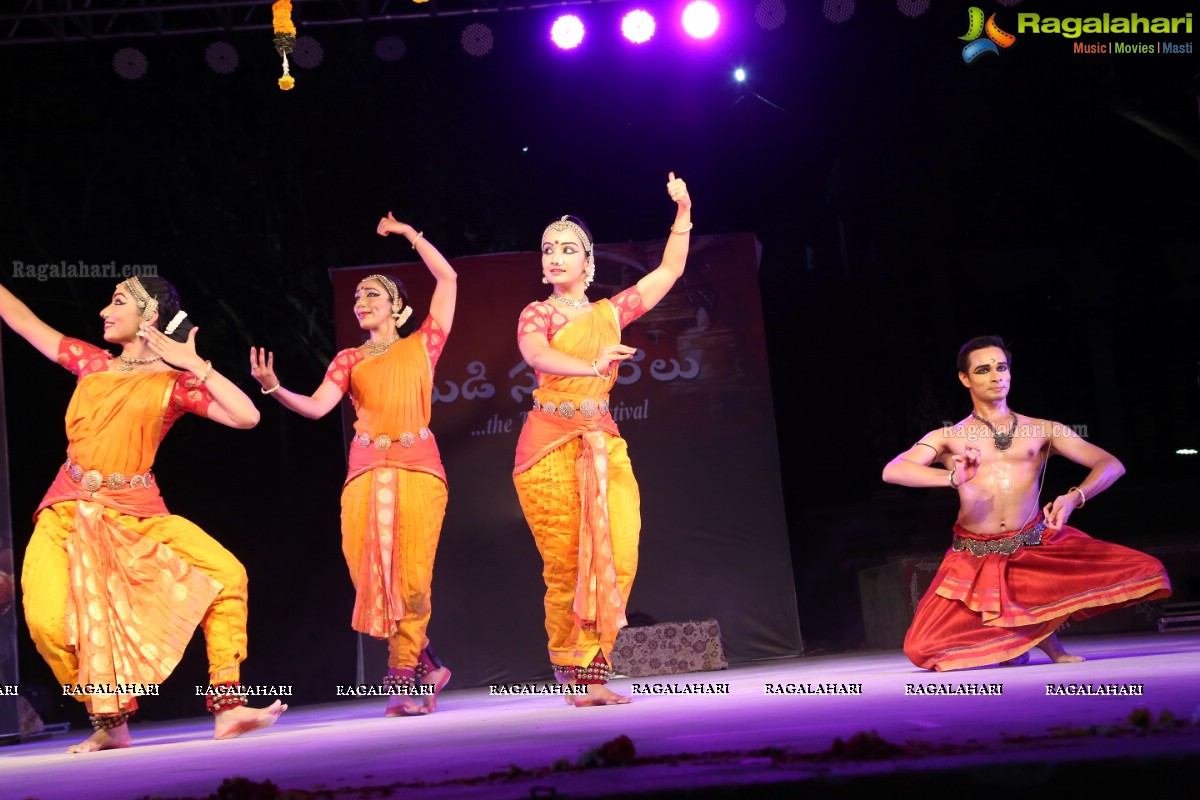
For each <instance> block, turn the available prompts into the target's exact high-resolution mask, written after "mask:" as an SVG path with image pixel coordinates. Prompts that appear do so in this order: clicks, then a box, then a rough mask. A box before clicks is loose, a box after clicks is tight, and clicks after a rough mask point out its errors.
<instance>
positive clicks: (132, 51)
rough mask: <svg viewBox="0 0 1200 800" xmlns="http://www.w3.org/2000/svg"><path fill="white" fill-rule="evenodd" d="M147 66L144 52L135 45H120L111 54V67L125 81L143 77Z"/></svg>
mask: <svg viewBox="0 0 1200 800" xmlns="http://www.w3.org/2000/svg"><path fill="white" fill-rule="evenodd" d="M149 66H150V64H149V62H148V61H146V54H145V53H143V52H142V51H141V50H138V49H137V48H136V47H122V48H121V49H120V50H118V51H117V53H116V55H114V56H113V69H114V70H116V72H117V74H118V75H120V76H121V77H122V78H124V79H125V80H127V81H136V80H137V79H138V78H141V77H143V76H144V75H145V74H146V70H147V69H148V68H149Z"/></svg>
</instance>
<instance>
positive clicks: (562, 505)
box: [513, 172, 692, 706]
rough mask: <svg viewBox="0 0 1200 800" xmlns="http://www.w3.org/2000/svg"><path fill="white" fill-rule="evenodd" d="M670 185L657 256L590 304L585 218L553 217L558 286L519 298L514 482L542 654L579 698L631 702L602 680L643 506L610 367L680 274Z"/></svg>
mask: <svg viewBox="0 0 1200 800" xmlns="http://www.w3.org/2000/svg"><path fill="white" fill-rule="evenodd" d="M667 192H668V193H669V194H670V196H671V199H672V200H674V201H675V203H676V204H677V208H676V212H675V223H674V224H673V225H672V226H671V235H670V236H669V237H668V239H667V246H666V248H665V250H664V251H663V260H662V264H661V265H659V267H658V268H657V269H655V270H653V271H652V272H650V273H649V274H647V275H646V276H645V277H643V278H642V279H641V280H640V281H638V282H637V284H636V285H635V286H632V287H630V288H628V289H626V290H624V291H622V292H621V293H619V294H618V295H616V296H615V297H613V298H612V299H611V300H599V301H597V302H596V303H591V302H589V301H588V299H587V295H586V294H584V291H585V290H586V289H587V286H588V284H589V283H591V281H592V277H593V274H594V271H595V268H596V265H595V254H594V251H593V244H592V241H593V240H592V236H591V233H590V232H589V231H588V230H587V228H586V227H585V226H584V225H583V223H582V221H580V220H579V219H577V218H575V217H570V216H567V217H563V218H561V219H559V220H556V221H555V222H552V223H550V225H549V226H548V227H547V228H546V230H545V232H544V233H543V234H542V275H543V277H542V282H543V283H548V284H550V285H551V286H553V287H554V290H553V292H552V293H551V294H550V296H549V297H548V298H546V299H545V300H542V301H538V302H535V303H530V304H529V305H528V306H526V307H525V310H524V311H522V312H521V318H520V321H519V322H518V327H517V342H518V344H519V346H520V348H521V355H522V356H524V358H525V361H526V363H528V364H529V365H530V366H531V367H533V369H534V371H535V372H536V373H537V378H538V388H537V389H536V390H534V393H533V397H534V400H533V411H531V412H530V413H529V415H528V417H526V420H525V426H524V427H523V428H522V429H521V436H520V438H519V440H518V442H517V458H516V466H515V468H514V470H513V481H514V483H515V484H516V487H517V495H518V497H519V498H520V501H521V509H522V511H524V513H525V520H526V521H527V522H528V523H529V528H530V530H531V531H532V532H533V538H534V540H535V541H536V542H537V547H538V551H539V552H540V553H541V556H542V562H543V565H544V566H543V570H542V577H543V578H544V580H545V582H546V597H545V608H546V633H547V635H548V637H549V640H550V646H549V652H550V663H551V665H552V666H553V668H554V672H555V676H556V677H557V678H558V680H559V681H560V682H562V683H565V684H569V685H572V686H573V685H576V684H583V685H585V686H586V688H585V689H584V691H585V692H586V693H585V694H569V695H567V700H568V702H572V703H574V704H575V705H577V706H583V705H611V704H616V703H628V702H629V698H628V697H623V696H621V695H618V694H616V693H615V692H613V691H612V690H610V689H608V688H607V687H606V686H605V685H604V684H605V683H607V682H608V679H609V677H611V675H612V668H611V665H610V663H609V654H610V653H611V652H612V648H613V644H614V643H615V642H616V640H617V632H618V631H619V630H620V629H621V628H622V627H624V626H625V624H626V620H625V604H626V603H627V602H628V600H629V590H630V589H631V588H632V586H633V577H634V573H635V572H636V571H637V548H638V536H639V533H640V531H641V510H640V498H639V495H638V486H637V481H636V480H635V479H634V477H633V469H632V467H631V466H630V463H629V453H628V450H627V448H626V445H625V440H624V439H622V438H621V434H620V431H618V430H617V424H616V423H615V422H614V421H613V419H612V416H611V415H610V414H609V407H608V404H609V399H608V396H609V391H610V390H611V389H612V387H613V384H615V383H616V380H617V365H618V364H619V363H620V362H622V361H625V360H626V359H628V358H630V357H631V356H633V355H634V353H635V352H636V351H635V350H634V348H632V347H629V346H628V345H624V344H621V330H622V329H623V328H624V327H625V326H627V325H628V324H629V323H631V322H633V321H634V320H635V319H637V318H638V317H640V316H641V315H642V314H644V313H646V312H647V311H649V310H650V309H652V308H654V306H655V305H657V304H658V302H659V301H660V300H662V298H663V297H664V296H665V295H666V294H667V292H669V291H670V290H671V287H672V286H673V285H674V284H675V281H677V280H678V279H679V277H680V276H681V275H683V270H684V265H685V262H686V261H687V253H688V243H689V239H690V235H689V231H691V229H692V216H691V215H692V201H691V198H690V197H689V196H688V191H687V186H686V185H685V184H684V182H683V181H682V180H680V179H678V178H676V177H675V173H673V172H672V173H670V175H669V177H668V181H667Z"/></svg>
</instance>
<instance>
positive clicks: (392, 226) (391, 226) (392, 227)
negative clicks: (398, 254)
mask: <svg viewBox="0 0 1200 800" xmlns="http://www.w3.org/2000/svg"><path fill="white" fill-rule="evenodd" d="M408 227H410V226H409V225H408V223H405V222H401V221H400V220H398V219H396V218H395V217H393V216H392V212H390V211H389V212H388V215H387V216H386V217H380V218H379V224H378V225H376V226H375V232H376V233H378V234H379V235H380V236H387V235H388V234H389V233H399V234H402V235H403V233H404V231H405V229H406V228H408Z"/></svg>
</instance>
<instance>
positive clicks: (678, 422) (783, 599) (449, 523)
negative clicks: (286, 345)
mask: <svg viewBox="0 0 1200 800" xmlns="http://www.w3.org/2000/svg"><path fill="white" fill-rule="evenodd" d="M401 244H403V242H402V243H401ZM664 245H665V242H664V241H662V240H659V241H656V242H639V243H630V244H617V245H600V246H598V247H597V254H596V255H597V263H596V281H595V283H593V284H592V286H591V287H590V289H589V290H588V295H589V297H591V299H592V300H597V299H599V298H601V297H609V296H612V295H613V294H615V293H616V292H618V291H620V290H621V289H624V288H626V287H628V286H631V285H633V284H634V283H636V282H637V280H638V279H639V278H641V277H642V276H643V275H645V274H646V273H647V272H648V271H649V270H650V269H652V268H653V267H655V266H657V265H658V263H659V261H660V260H661V257H662V251H663V247H664ZM757 262H758V246H757V242H756V240H755V239H754V237H753V235H751V234H735V235H722V236H699V237H693V239H692V244H691V252H690V254H689V256H688V266H687V272H686V273H685V275H684V277H683V279H682V280H680V281H679V282H678V283H677V284H676V285H675V287H674V289H673V290H672V291H671V293H670V294H668V295H667V296H666V297H665V298H664V299H663V300H662V302H660V303H659V304H658V305H657V306H656V307H655V308H654V309H653V310H652V311H650V312H649V313H647V314H646V315H645V316H643V317H642V318H641V319H639V320H637V321H636V322H634V323H633V324H631V325H630V326H629V327H628V328H626V329H625V331H624V333H623V337H622V341H623V342H624V343H626V344H629V345H632V346H634V347H636V348H637V349H638V354H637V356H636V357H635V358H634V359H632V360H631V361H630V362H626V363H624V364H622V365H621V371H620V378H619V379H618V382H617V386H616V387H615V388H614V389H613V392H612V397H611V408H612V414H613V417H614V419H615V420H616V422H617V424H618V425H619V427H620V429H621V433H622V435H623V436H624V437H625V439H626V440H627V441H628V443H629V453H630V458H631V459H632V461H633V469H634V474H635V475H636V476H637V479H638V483H639V486H640V488H641V499H642V533H641V547H640V556H639V564H638V573H637V579H636V580H635V582H634V586H633V592H632V596H631V597H630V600H629V608H628V614H629V619H630V623H631V624H633V625H637V624H650V623H653V622H676V621H685V620H703V619H710V618H715V619H717V620H718V621H719V622H720V627H721V635H722V640H723V643H724V647H725V652H726V655H727V657H728V658H729V660H730V661H731V662H742V661H752V660H757V659H767V658H779V657H787V656H795V655H799V654H800V652H801V649H802V645H801V639H800V625H799V620H798V617H797V609H796V594H795V585H794V579H793V574H792V567H791V559H790V556H789V548H788V541H787V528H786V523H785V518H784V513H783V497H782V487H781V485H780V477H779V456H778V449H777V445H776V436H775V417H774V409H773V404H772V401H771V391H770V388H771V387H770V380H769V375H768V371H767V354H766V348H765V343H764V336H763V322H762V307H761V300H760V297H759V292H758V280H757ZM452 263H453V266H454V268H455V270H456V271H457V272H458V304H457V310H456V312H455V316H454V324H453V328H452V330H451V333H450V336H449V338H448V340H447V344H446V349H445V351H444V353H443V355H442V358H441V361H440V363H439V364H438V368H437V373H436V375H435V376H434V391H435V396H434V405H433V418H432V421H431V424H430V427H431V429H432V430H433V433H434V435H435V436H436V438H437V442H438V446H439V448H440V450H441V453H442V460H443V463H444V464H445V467H446V473H447V476H448V479H449V485H450V500H449V506H448V508H447V512H446V520H445V525H444V527H443V530H442V538H441V542H440V545H439V548H438V555H437V566H436V570H435V572H434V583H433V588H434V593H433V616H432V621H431V624H430V628H429V636H430V641H431V643H432V644H433V646H434V648H435V649H436V650H437V652H438V654H439V655H440V656H441V658H442V660H443V661H444V662H446V664H447V666H449V667H450V668H451V669H452V670H453V671H454V674H455V679H454V683H455V685H457V686H460V687H462V686H466V685H483V684H489V683H498V682H503V681H510V680H527V679H530V678H534V677H540V676H544V675H547V674H549V662H548V659H547V655H546V634H545V630H544V626H543V623H544V614H543V606H542V596H543V593H544V590H545V586H544V584H543V583H542V563H541V559H540V558H539V556H538V553H537V549H536V547H535V546H534V542H533V537H532V535H531V534H530V532H529V528H528V526H527V525H526V524H525V519H524V517H523V516H522V514H521V508H520V506H519V504H518V502H517V495H516V490H515V489H514V487H513V481H512V469H513V461H514V454H515V449H516V443H517V435H518V433H519V432H520V429H521V425H522V422H523V420H524V417H525V415H526V414H527V413H528V412H529V410H530V407H531V403H532V392H533V389H534V388H535V386H536V381H535V378H534V373H533V370H532V369H531V368H530V367H529V366H528V365H526V364H525V362H524V360H523V359H522V358H521V353H520V351H519V349H518V348H517V318H518V316H519V314H520V313H521V311H522V310H524V308H525V306H526V305H527V304H528V303H530V302H532V301H536V300H541V299H544V298H545V297H546V296H547V294H548V293H549V287H547V286H545V285H543V284H542V283H541V274H542V273H541V260H540V255H539V254H538V253H535V252H525V253H499V254H490V255H481V256H472V257H466V258H456V259H454V260H453V262H452ZM371 273H382V274H385V275H390V276H392V277H395V278H398V279H400V280H401V281H403V282H404V284H405V285H406V286H407V287H408V292H409V296H410V298H411V299H412V302H413V306H414V312H415V314H416V315H417V317H418V318H423V317H424V316H425V315H426V313H427V311H428V307H429V298H430V296H431V294H432V291H433V287H434V280H433V277H432V275H430V273H429V271H428V270H427V269H426V268H425V266H424V264H422V263H420V262H416V263H404V264H388V265H373V266H364V267H347V268H338V269H333V270H331V275H332V279H333V287H334V297H335V307H336V312H335V314H336V325H337V336H338V343H339V347H343V348H346V347H356V346H358V345H359V344H361V343H362V341H363V334H362V331H361V330H360V329H359V328H358V324H357V321H356V320H355V318H354V315H353V295H354V289H355V286H356V284H357V283H358V281H360V280H361V279H362V278H364V277H365V276H367V275H369V274H371ZM352 414H353V412H352V410H351V409H350V408H349V403H348V402H347V403H346V419H347V420H348V421H349V422H352V421H353V416H352ZM349 430H350V429H349V426H347V432H348V436H349ZM347 580H349V578H348V577H347ZM349 617H350V609H346V618H347V622H348V621H349ZM366 645H367V646H366V647H365V653H366V671H365V677H366V679H367V680H372V679H374V678H376V677H377V676H378V675H382V674H383V671H384V668H385V667H386V659H385V657H384V655H383V653H384V650H383V647H382V643H378V642H375V641H370V642H367V643H366Z"/></svg>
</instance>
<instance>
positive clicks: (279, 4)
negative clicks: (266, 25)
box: [271, 0, 296, 92]
mask: <svg viewBox="0 0 1200 800" xmlns="http://www.w3.org/2000/svg"><path fill="white" fill-rule="evenodd" d="M271 22H272V24H273V25H274V27H275V52H277V53H279V55H280V56H281V57H282V58H283V77H281V78H280V79H279V88H280V89H282V90H283V91H285V92H286V91H287V90H288V89H291V88H292V87H293V86H295V85H296V79H295V78H293V77H292V76H291V73H289V72H288V59H287V54H288V53H290V52H292V51H293V50H294V49H296V26H295V25H294V24H292V0H275V2H274V3H272V4H271Z"/></svg>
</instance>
